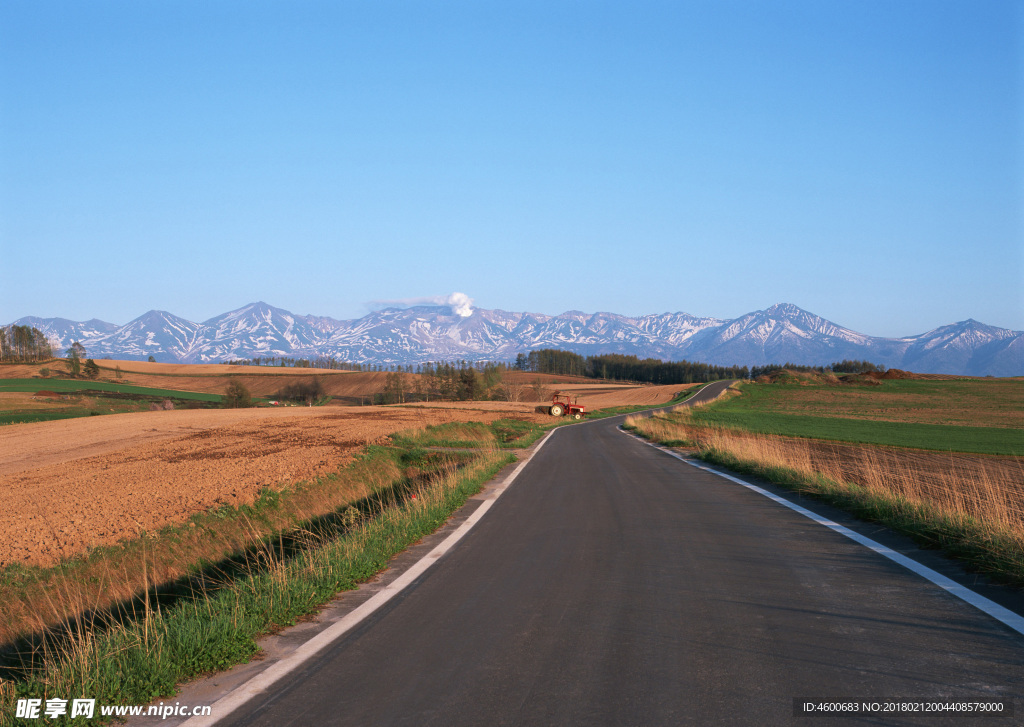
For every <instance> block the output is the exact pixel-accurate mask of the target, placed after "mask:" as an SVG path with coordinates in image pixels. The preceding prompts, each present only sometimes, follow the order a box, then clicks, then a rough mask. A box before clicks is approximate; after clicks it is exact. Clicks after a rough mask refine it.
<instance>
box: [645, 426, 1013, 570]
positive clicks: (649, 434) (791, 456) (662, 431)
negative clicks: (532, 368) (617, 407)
mask: <svg viewBox="0 0 1024 727" xmlns="http://www.w3.org/2000/svg"><path fill="white" fill-rule="evenodd" d="M627 428H629V429H631V430H632V431H635V432H636V433H638V434H640V435H642V436H645V437H646V438H648V439H651V440H652V441H657V442H659V443H662V444H666V445H669V446H686V447H690V448H693V449H695V450H696V453H697V456H698V457H700V458H701V459H703V460H705V461H707V462H711V463H714V464H718V465H722V466H724V467H727V468H729V469H731V470H734V471H736V472H740V473H745V474H751V475H754V476H757V477H761V478H763V479H766V480H768V481H770V482H772V483H774V484H777V485H780V486H782V487H785V488H788V489H791V490H794V491H797V492H799V493H801V494H803V495H808V496H811V497H815V498H818V499H820V500H822V501H824V502H827V503H829V504H831V505H835V506H837V507H840V508H842V509H844V510H847V511H848V512H851V513H853V514H854V515H856V516H858V517H860V518H863V519H865V520H869V521H872V522H878V523H881V524H884V525H886V526H887V527H890V528H892V529H893V530H896V531H898V532H902V533H905V534H907V535H910V536H911V537H913V538H914V539H915V540H916V541H917V542H918V543H921V544H922V545H924V546H926V547H930V548H939V549H942V550H943V551H944V552H946V553H947V554H949V555H951V556H953V557H956V558H959V559H961V560H963V561H964V562H965V563H966V564H967V565H968V566H969V567H971V568H972V569H974V570H977V571H980V572H984V573H986V574H988V575H990V576H992V577H994V578H995V579H996V580H1000V581H1003V582H1008V583H1011V584H1013V585H1015V586H1017V587H1022V586H1024V511H1022V508H1021V500H1022V497H1021V495H1022V489H1024V488H1022V485H1021V481H1020V472H1021V467H1020V465H1019V463H1018V467H1017V468H1014V467H1013V465H1012V463H1011V464H1009V465H1008V466H1001V468H1000V469H996V465H997V464H998V463H987V466H988V467H989V469H988V470H985V469H979V470H974V471H972V472H971V473H970V474H968V475H967V476H964V474H965V471H962V470H961V469H960V468H959V466H958V465H957V464H956V462H955V461H952V460H951V462H950V466H949V467H948V469H946V470H945V471H943V470H942V469H941V468H940V469H939V470H938V471H937V470H936V469H935V468H934V467H932V468H931V469H930V470H928V471H925V470H915V469H914V465H915V462H916V461H917V460H920V459H921V458H920V457H916V456H907V455H905V454H902V455H901V453H899V452H898V451H895V452H882V451H879V450H874V449H873V448H871V447H861V448H860V449H861V450H863V457H862V458H861V459H862V462H861V463H860V465H859V466H851V463H850V462H849V459H850V450H851V449H852V450H857V449H858V448H856V447H846V448H845V449H844V450H843V451H842V452H841V453H837V456H836V457H834V458H833V457H829V456H828V451H827V446H828V445H827V444H825V445H824V447H823V446H821V445H820V444H819V445H817V446H815V445H814V444H812V443H810V442H807V441H801V440H786V439H785V438H782V437H777V436H770V435H758V434H748V433H741V432H736V431H731V430H728V429H721V428H713V427H708V426H706V425H704V424H702V420H701V419H700V417H699V413H696V412H674V413H672V414H669V415H664V416H656V417H652V418H649V419H641V418H639V417H638V418H636V419H631V420H627ZM928 458H929V459H931V460H934V458H935V455H929V456H928ZM964 459H966V460H969V459H970V458H964ZM982 459H983V458H982ZM983 464H986V463H984V462H983ZM979 472H980V475H979V474H976V473H979ZM851 473H852V476H851Z"/></svg>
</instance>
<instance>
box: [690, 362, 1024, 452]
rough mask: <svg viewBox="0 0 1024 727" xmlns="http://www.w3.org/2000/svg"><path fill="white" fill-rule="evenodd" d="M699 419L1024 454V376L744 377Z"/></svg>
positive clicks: (800, 433) (782, 431)
mask: <svg viewBox="0 0 1024 727" xmlns="http://www.w3.org/2000/svg"><path fill="white" fill-rule="evenodd" d="M739 392H740V393H739V394H738V395H733V396H732V397H731V398H728V399H726V400H723V401H721V402H719V403H717V404H715V406H713V407H709V408H705V409H702V410H699V411H697V412H695V414H694V419H695V421H696V422H698V423H701V424H705V425H715V426H724V427H730V428H736V429H743V430H746V431H751V432H757V433H761V434H779V435H787V436H797V437H810V438H820V439H830V440H835V441H843V442H855V443H863V444H876V445H892V446H900V447H912V448H918V449H932V450H941V451H946V452H971V453H976V454H991V455H1021V454H1024V380H1022V379H956V380H908V379H887V380H881V381H879V382H878V383H877V384H876V385H871V386H866V385H861V384H835V383H832V384H829V383H822V382H821V381H820V379H817V378H815V377H807V378H805V379H803V380H800V381H798V382H785V383H744V384H742V385H740V387H739Z"/></svg>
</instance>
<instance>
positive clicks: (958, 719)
mask: <svg viewBox="0 0 1024 727" xmlns="http://www.w3.org/2000/svg"><path fill="white" fill-rule="evenodd" d="M726 383H728V382H726ZM714 393H715V389H714V388H711V387H709V389H708V390H707V392H706V393H705V396H710V395H713V394H714ZM620 423H621V418H615V419H609V420H602V421H594V422H590V423H586V424H582V425H576V426H571V427H564V428H562V429H560V430H558V431H556V432H555V434H554V435H553V436H552V437H551V439H550V440H549V441H548V443H547V444H546V445H545V446H544V447H543V448H542V449H541V450H540V451H539V452H537V454H536V455H535V456H534V458H533V459H532V460H531V461H530V463H529V464H528V465H527V466H526V468H525V469H524V470H523V472H522V474H521V475H520V476H519V478H518V479H517V480H516V482H515V483H514V485H513V486H511V487H510V488H509V489H508V491H507V492H505V493H504V494H503V495H502V497H501V498H500V499H499V500H497V501H496V502H495V504H494V506H493V508H492V510H491V511H490V512H488V513H487V514H486V516H484V517H483V519H481V520H480V522H479V523H477V525H476V527H475V528H474V529H473V530H471V531H470V532H469V534H468V535H467V536H466V537H465V538H464V539H463V540H462V541H461V542H460V543H459V544H458V545H457V546H456V547H455V548H454V549H452V550H451V551H450V552H449V553H448V554H447V555H445V556H444V557H443V558H442V559H441V560H440V561H439V562H438V563H437V564H436V565H435V566H434V567H433V568H431V569H430V570H429V571H427V572H426V574H424V575H423V576H422V577H421V579H420V580H419V581H418V582H417V583H415V584H414V585H413V586H412V587H411V588H409V589H407V590H405V591H404V592H403V593H402V594H401V595H400V596H398V597H396V598H394V599H393V600H392V601H390V602H389V604H388V605H387V606H385V607H384V608H383V609H381V610H379V611H377V612H376V613H375V614H374V615H373V616H371V617H370V618H369V619H368V620H367V621H364V622H363V623H362V624H361V625H360V626H359V627H357V628H356V629H354V630H353V631H351V632H349V633H348V634H347V635H346V636H345V637H343V638H342V639H341V640H340V641H338V642H337V643H336V644H334V645H333V646H332V647H331V648H329V649H328V650H326V651H325V652H324V653H322V654H321V655H320V656H319V657H318V658H315V659H313V660H311V661H309V662H307V663H306V664H305V666H304V667H302V668H300V669H298V670H297V671H295V672H293V673H292V674H291V675H290V676H289V677H286V678H285V679H283V680H281V681H279V682H278V683H277V684H276V685H275V686H274V688H273V690H271V691H272V693H270V694H266V695H264V696H263V697H262V698H259V699H255V700H252V701H250V702H249V703H247V704H246V705H245V706H244V707H242V708H241V709H239V710H237V711H235V712H234V713H232V714H230V715H228V716H227V718H226V719H225V720H223V721H222V722H221V724H231V725H274V726H275V727H280V726H282V725H316V724H331V725H444V726H445V727H451V726H452V725H467V726H468V725H474V726H475V725H676V724H721V725H750V724H765V725H790V724H814V725H822V724H834V723H836V724H871V725H874V724H928V725H942V724H963V723H964V722H965V719H966V721H968V722H969V723H970V724H980V725H989V724H993V725H994V724H1013V723H1015V721H1014V720H1015V717H1013V716H1011V715H1010V714H1008V713H1005V712H1004V714H1002V715H985V716H978V717H973V718H965V716H964V715H963V714H958V713H949V712H940V713H929V714H912V713H896V714H881V713H874V714H868V713H856V714H850V713H848V714H845V715H836V714H817V715H811V716H805V715H799V716H798V715H796V714H795V711H794V700H798V701H800V702H801V703H802V702H803V701H814V702H822V701H827V702H849V701H856V702H857V703H863V702H878V703H886V702H899V703H920V702H928V703H946V702H950V701H957V702H964V701H972V702H974V701H983V702H990V701H992V700H995V699H999V700H1010V701H1009V703H1010V708H1012V702H1013V700H1018V701H1017V705H1016V706H1017V708H1018V710H1022V709H1024V702H1020V701H1019V700H1020V697H1021V694H1022V689H1024V636H1022V635H1021V634H1019V633H1017V632H1015V631H1013V630H1011V629H1009V628H1007V627H1006V626H1004V625H1002V624H1000V623H999V622H997V621H994V620H992V619H990V618H989V617H987V616H985V615H984V614H982V613H980V612H978V611H976V610H975V609H973V608H972V607H970V606H968V605H967V604H965V603H963V602H962V601H959V600H957V599H955V598H954V597H952V596H950V595H949V594H947V593H946V592H945V591H943V590H942V589H940V588H938V587H936V586H934V585H932V584H931V583H929V582H927V581H925V580H923V579H921V578H919V577H918V576H915V575H914V574H912V573H910V572H909V571H907V570H905V569H903V568H902V567H900V566H898V565H896V564H894V563H892V562H891V561H888V560H886V559H885V558H882V557H881V556H878V555H877V554H875V553H873V552H871V551H869V550H868V549H866V548H864V547H863V546H860V545H858V544H856V543H854V542H852V541H850V540H848V539H846V538H844V537H842V536H841V535H839V534H837V533H835V532H832V531H831V530H828V529H826V528H824V527H822V526H820V525H817V524H815V523H814V522H812V521H810V520H808V519H806V518H804V517H802V516H800V515H799V514H797V513H794V512H792V511H791V510H788V509H786V508H785V507H782V506H780V505H778V504H777V503H774V502H772V501H771V500H769V499H766V498H764V497H762V496H761V495H758V494H756V493H754V492H751V491H749V490H747V489H746V488H743V487H741V486H739V485H736V484H734V483H731V482H728V481H726V480H724V479H722V478H720V477H717V476H715V475H714V474H712V473H709V472H706V471H702V470H699V469H697V468H694V467H691V466H690V465H687V464H685V463H683V462H680V461H678V460H677V459H675V458H673V457H671V456H669V455H667V454H665V453H664V452H662V451H659V450H657V449H655V448H652V447H650V446H648V445H646V444H644V443H642V442H640V441H638V440H636V439H634V438H632V437H630V436H628V435H626V434H624V433H622V432H621V431H619V430H618V429H617V426H618V425H619V424H620ZM1021 716H1022V715H1021V714H1018V715H1016V719H1020V718H1021Z"/></svg>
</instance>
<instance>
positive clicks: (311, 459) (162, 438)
mask: <svg viewBox="0 0 1024 727" xmlns="http://www.w3.org/2000/svg"><path fill="white" fill-rule="evenodd" d="M103 364H104V365H105V367H106V368H105V369H104V370H103V372H102V373H101V377H100V380H99V381H85V380H81V379H77V380H63V379H56V378H46V379H37V378H25V377H29V376H38V375H39V369H40V368H43V367H44V366H42V365H38V366H27V365H26V366H10V365H8V366H4V367H2V369H3V370H2V371H0V374H3V375H4V376H6V377H7V378H5V379H3V380H2V381H0V411H2V410H7V411H10V410H12V409H20V410H23V411H30V412H31V411H39V412H42V413H44V414H45V413H47V412H48V411H49V412H52V411H53V410H54V408H55V407H61V406H64V407H65V409H68V408H73V407H78V408H86V409H92V410H95V409H96V408H99V407H100V403H101V401H102V403H103V404H106V403H107V401H106V400H98V399H96V398H90V397H89V396H83V395H81V392H80V391H77V390H79V389H81V388H82V387H86V388H89V389H91V390H93V391H107V392H110V393H111V394H118V395H132V396H140V397H144V398H145V401H146V402H148V401H149V400H157V399H159V398H161V397H174V398H175V399H176V400H177V401H179V403H180V402H182V401H188V400H190V399H191V400H193V401H196V402H197V403H201V404H204V405H206V404H212V403H215V401H216V400H219V398H220V397H219V396H218V395H217V394H215V393H213V392H220V391H223V387H224V386H225V383H226V381H227V379H228V373H227V372H225V369H229V368H230V369H235V368H240V369H246V372H245V375H244V376H240V377H237V378H240V379H241V380H243V382H247V386H249V385H251V390H254V391H253V393H254V394H258V393H262V394H264V395H271V394H272V393H273V392H275V391H277V390H278V389H280V388H281V387H282V386H283V385H285V384H286V383H290V382H293V381H295V380H296V379H298V378H301V377H308V376H317V377H320V378H321V380H322V381H324V382H325V388H327V389H328V391H330V392H332V393H337V392H344V393H345V395H348V396H353V397H364V396H366V397H368V396H370V395H372V393H373V392H374V391H375V390H378V389H379V387H381V386H383V380H384V377H385V376H386V374H384V373H378V372H372V373H358V372H338V371H334V372H331V371H327V372H324V371H320V370H309V369H306V370H301V369H300V370H297V372H296V370H294V369H288V370H287V373H280V371H279V370H274V369H269V371H267V370H266V369H263V370H258V371H256V372H252V373H250V372H249V371H248V369H260V368H261V367H226V366H198V367H191V366H187V365H176V364H146V363H139V362H107V361H105V362H103ZM110 364H114V365H117V366H120V367H121V378H120V379H116V380H114V381H111V380H105V379H106V377H107V376H108V375H110V373H111V369H110V366H109V365H110ZM50 365H51V366H53V364H50ZM19 376H20V377H22V378H18V377H19ZM547 378H548V379H549V381H548V383H546V384H543V386H544V389H543V391H541V394H542V396H543V397H544V398H545V399H547V398H548V397H549V395H550V394H549V392H550V391H551V390H554V389H556V388H557V389H560V390H562V391H564V392H567V393H570V394H573V395H578V396H579V397H580V401H581V402H582V403H584V404H586V405H587V407H588V408H589V409H591V410H594V409H599V408H604V407H618V406H638V405H639V406H643V405H647V406H649V405H656V404H661V403H666V402H668V401H669V400H671V398H672V397H673V396H674V395H675V394H677V393H678V392H679V391H681V390H683V389H685V388H687V387H686V386H635V385H627V384H609V383H594V382H593V381H588V380H583V381H563V379H564V378H565V377H547ZM147 384H157V385H159V386H160V387H161V388H158V389H157V388H150V387H149V386H147ZM172 387H173V388H172ZM40 390H47V391H50V392H53V393H54V394H57V395H59V396H63V395H65V394H67V395H72V396H77V397H78V398H77V399H76V400H74V401H70V402H69V401H65V400H63V399H61V398H57V399H55V400H53V399H50V398H49V397H35V396H34V395H35V394H36V393H38V392H39V391H40ZM531 393H533V394H534V395H536V394H537V390H536V388H534V389H532V390H531ZM19 397H20V398H19ZM82 399H84V401H82ZM144 404H145V402H144ZM126 406H128V407H133V406H134V407H136V408H138V407H139V406H140V405H139V404H138V402H128V404H127V405H126ZM537 407H538V402H536V401H533V402H501V401H464V402H448V401H445V402H429V403H422V404H410V405H394V406H389V407H373V406H365V407H363V406H354V407H339V406H326V407H287V408H276V407H260V408H250V409H191V408H187V409H182V408H177V409H175V410H170V411H163V410H160V411H149V410H148V408H147V410H145V411H135V412H131V411H130V409H128V410H127V411H125V412H124V413H117V411H118V410H117V409H115V408H114V407H113V406H110V407H105V411H104V413H106V414H107V415H106V416H84V417H81V418H74V419H60V420H56V421H38V422H31V423H21V424H19V423H15V424H10V425H7V426H2V427H0V451H2V452H3V455H2V457H0V497H2V498H3V500H4V502H5V505H6V507H5V508H4V509H3V512H2V513H0V566H2V565H5V564H10V563H22V564H34V565H49V564H53V563H56V562H58V561H59V560H61V559H63V558H67V557H70V556H74V555H76V554H79V553H82V552H85V551H86V550H88V549H90V548H92V547H95V546H98V545H109V544H111V543H114V542H117V541H119V540H121V539H124V538H129V537H132V536H134V535H135V534H136V533H138V532H139V531H140V530H146V531H152V530H155V529H159V528H161V527H163V526H165V525H171V524H175V523H181V522H184V521H185V520H186V519H187V518H188V517H189V516H190V515H192V514H195V513H197V512H204V511H208V510H210V509H211V508H216V507H219V506H221V505H232V506H238V505H243V504H247V503H251V502H252V501H253V500H254V499H255V498H256V497H257V496H258V495H259V494H260V492H261V491H263V490H264V489H266V488H271V489H273V488H277V487H281V486H286V485H288V484H290V483H294V482H298V481H303V480H310V479H315V478H316V477H318V476H321V475H323V474H324V473H327V472H334V471H337V470H338V469H339V468H340V467H341V466H343V465H344V464H345V463H346V462H348V461H350V460H351V458H352V457H353V456H354V454H355V453H356V452H357V451H359V450H360V449H361V448H363V447H365V446H366V445H368V444H373V443H381V442H384V441H386V440H387V438H388V436H389V435H391V434H393V433H395V432H397V431H400V430H407V429H420V428H423V427H426V426H431V425H437V424H448V423H453V422H482V423H485V424H486V423H488V422H492V421H494V420H496V419H500V418H514V419H519V420H522V421H524V422H533V423H535V424H553V423H555V422H554V420H553V419H552V418H551V417H549V416H547V415H546V414H542V413H538V411H537ZM0 416H2V414H0Z"/></svg>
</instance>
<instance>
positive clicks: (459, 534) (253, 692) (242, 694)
mask: <svg viewBox="0 0 1024 727" xmlns="http://www.w3.org/2000/svg"><path fill="white" fill-rule="evenodd" d="M556 431H558V430H557V429H553V430H551V431H550V432H548V433H547V434H545V435H544V437H543V438H542V439H541V440H540V442H539V443H538V444H537V448H536V449H534V450H533V452H532V453H531V454H530V457H529V458H528V459H524V460H523V461H522V462H520V463H519V466H518V467H516V468H515V470H513V471H512V474H510V475H509V476H508V477H507V478H505V481H504V482H503V483H502V484H500V485H498V486H497V487H496V488H495V489H494V490H493V491H492V493H491V495H490V496H489V497H488V498H487V499H486V500H484V501H483V502H482V503H480V506H479V507H477V509H476V510H474V511H473V513H472V514H471V515H470V516H469V517H468V518H466V520H465V521H464V522H463V523H462V525H460V526H459V527H458V528H456V529H455V530H454V531H453V532H452V533H451V535H449V536H448V537H447V538H445V539H444V540H443V541H441V542H440V543H439V544H438V545H437V547H435V548H434V549H433V550H431V551H430V552H429V553H427V554H426V555H424V556H423V557H422V558H420V559H419V560H418V561H416V563H415V564H414V565H413V566H412V567H411V568H409V570H407V571H406V572H405V573H403V574H402V575H400V576H399V577H398V578H396V579H395V580H393V581H392V582H391V583H389V584H388V585H387V586H385V587H384V588H382V589H381V590H380V591H378V592H377V593H376V594H375V595H374V596H373V597H372V598H370V599H369V600H367V601H366V603H364V604H362V605H361V606H359V607H358V608H356V609H354V610H353V611H352V612H351V613H349V614H348V615H346V616H345V617H343V618H342V619H340V620H339V621H338V622H337V623H335V624H333V625H332V626H330V627H329V628H327V629H325V630H323V631H321V632H320V633H319V634H317V635H316V636H314V637H313V638H311V639H310V640H309V641H307V642H306V643H304V644H302V645H301V646H299V647H298V648H297V649H295V651H293V652H292V653H291V654H289V655H288V656H286V657H285V658H283V659H281V660H280V661H278V662H276V663H275V664H273V665H271V666H270V667H268V668H267V669H265V670H264V671H262V672H260V673H259V674H257V675H256V676H254V677H253V678H252V679H250V680H249V681H247V682H245V683H244V684H242V685H241V686H239V687H238V688H236V689H234V690H233V691H231V692H230V693H229V694H226V695H225V696H223V697H221V698H220V699H219V700H218V701H216V702H214V703H213V704H212V705H211V707H212V709H211V710H210V711H211V714H210V716H207V717H193V718H191V719H189V720H186V721H185V722H183V723H182V727H185V725H187V726H188V727H208V726H209V725H213V724H216V723H217V722H219V721H220V720H222V719H224V718H226V717H228V716H229V715H230V714H231V713H232V712H234V711H235V710H237V709H238V708H239V707H241V706H243V705H244V704H245V703H247V702H248V701H249V700H251V699H253V698H255V697H257V696H259V695H261V694H264V693H266V692H267V690H269V689H270V687H271V686H272V685H273V684H274V683H275V682H277V681H278V680H280V679H282V678H284V677H285V676H287V675H288V674H289V673H290V672H292V671H294V670H295V669H297V668H298V667H300V666H301V665H302V664H304V663H305V662H307V661H309V660H310V659H312V658H313V657H314V656H316V655H317V654H319V653H320V652H321V651H323V650H324V649H326V648H327V647H328V646H330V645H331V644H333V643H334V642H335V641H337V640H338V639H339V638H341V637H342V636H343V635H344V634H345V633H346V632H348V631H350V630H351V629H353V628H354V627H356V626H357V625H359V624H360V623H362V622H363V621H364V620H365V619H366V618H367V617H369V616H370V615H371V614H373V612H374V611H376V610H377V609H378V608H380V607H381V606H383V605H384V604H385V603H387V602H388V601H390V600H391V599H392V598H394V597H395V596H397V595H398V594H399V593H401V592H402V591H403V590H405V589H406V588H407V587H408V586H409V585H410V584H411V583H413V582H414V581H415V580H416V579H417V578H419V577H420V576H421V575H422V574H423V573H424V572H425V571H426V570H427V569H428V568H430V567H431V566H432V565H434V564H435V563H437V561H438V560H440V559H441V556H443V555H444V554H445V553H447V552H448V551H449V550H451V549H452V547H454V546H455V544H456V543H458V542H459V541H460V540H462V538H463V537H464V536H465V535H466V533H468V532H469V531H470V530H471V529H472V528H473V526H474V525H476V523H477V522H478V521H479V520H480V518H482V517H483V516H484V514H485V513H486V512H487V511H488V510H490V509H491V506H492V505H493V504H494V502H495V501H496V500H497V499H498V498H499V497H501V495H502V493H504V492H505V490H507V489H508V488H509V486H510V485H511V484H512V482H513V481H514V480H515V479H516V477H518V476H519V473H520V472H522V471H523V468H524V467H525V466H526V465H527V464H529V462H530V460H531V459H533V456H534V455H535V454H536V453H537V452H539V451H540V449H541V447H543V446H544V445H545V444H546V443H547V441H548V439H550V438H551V435H552V434H554V433H555V432H556ZM214 715H216V716H214Z"/></svg>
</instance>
